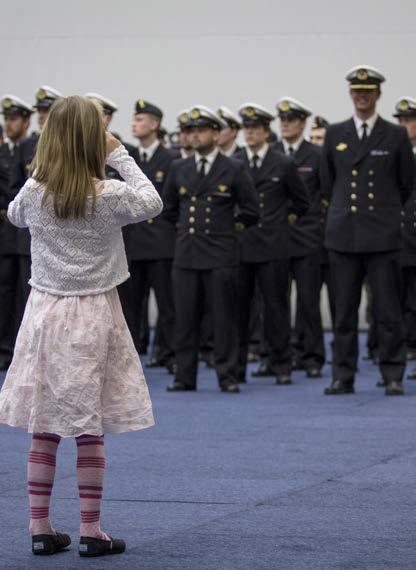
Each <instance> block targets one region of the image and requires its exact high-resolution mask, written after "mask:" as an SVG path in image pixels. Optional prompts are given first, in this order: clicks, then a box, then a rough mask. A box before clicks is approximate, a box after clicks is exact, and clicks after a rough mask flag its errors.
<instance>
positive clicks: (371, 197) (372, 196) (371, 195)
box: [368, 192, 374, 200]
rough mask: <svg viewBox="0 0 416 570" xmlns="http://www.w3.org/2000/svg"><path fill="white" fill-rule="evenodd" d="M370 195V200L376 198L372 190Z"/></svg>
mask: <svg viewBox="0 0 416 570" xmlns="http://www.w3.org/2000/svg"><path fill="white" fill-rule="evenodd" d="M368 197H369V198H370V200H372V199H373V198H374V194H373V193H372V192H369V193H368Z"/></svg>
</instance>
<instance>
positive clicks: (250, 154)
mask: <svg viewBox="0 0 416 570" xmlns="http://www.w3.org/2000/svg"><path fill="white" fill-rule="evenodd" d="M268 150H269V144H268V143H265V144H264V145H263V146H262V147H261V149H260V150H258V151H257V152H254V151H252V150H251V148H250V147H249V146H248V147H247V148H246V151H247V156H248V160H249V162H250V166H251V167H253V166H254V163H253V156H254V155H255V154H257V156H258V157H259V158H258V160H257V167H258V168H260V166H261V165H262V164H263V160H264V157H265V156H266V154H267V151H268Z"/></svg>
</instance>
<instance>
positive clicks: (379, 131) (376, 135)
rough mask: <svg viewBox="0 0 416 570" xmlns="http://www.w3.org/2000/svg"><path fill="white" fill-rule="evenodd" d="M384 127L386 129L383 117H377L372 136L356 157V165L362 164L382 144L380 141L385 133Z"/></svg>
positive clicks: (360, 148)
mask: <svg viewBox="0 0 416 570" xmlns="http://www.w3.org/2000/svg"><path fill="white" fill-rule="evenodd" d="M383 127H384V121H383V119H382V118H381V117H377V120H376V122H375V124H374V127H373V130H372V131H371V133H370V136H369V137H368V139H367V140H366V141H365V143H364V144H363V145H360V147H359V149H358V152H357V154H356V155H355V160H354V164H357V163H358V162H360V161H361V160H362V159H363V158H364V157H365V156H366V155H367V154H368V153H369V151H370V150H371V149H373V148H374V147H375V146H376V145H377V144H378V143H379V142H380V139H381V137H382V136H383V131H384V129H383Z"/></svg>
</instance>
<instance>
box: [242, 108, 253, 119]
mask: <svg viewBox="0 0 416 570" xmlns="http://www.w3.org/2000/svg"><path fill="white" fill-rule="evenodd" d="M244 114H245V116H246V117H252V116H253V115H254V114H255V111H254V109H253V107H246V108H245V109H244Z"/></svg>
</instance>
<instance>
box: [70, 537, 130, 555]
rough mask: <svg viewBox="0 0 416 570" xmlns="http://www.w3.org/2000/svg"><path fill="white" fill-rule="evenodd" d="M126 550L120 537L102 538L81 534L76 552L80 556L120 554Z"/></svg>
mask: <svg viewBox="0 0 416 570" xmlns="http://www.w3.org/2000/svg"><path fill="white" fill-rule="evenodd" d="M125 550H126V543H125V542H124V540H121V538H112V537H111V536H110V540H102V539H101V538H94V537H92V536H81V538H80V540H79V549H78V553H79V555H80V556H86V557H89V556H105V555H106V554H122V553H123V552H124V551H125Z"/></svg>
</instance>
